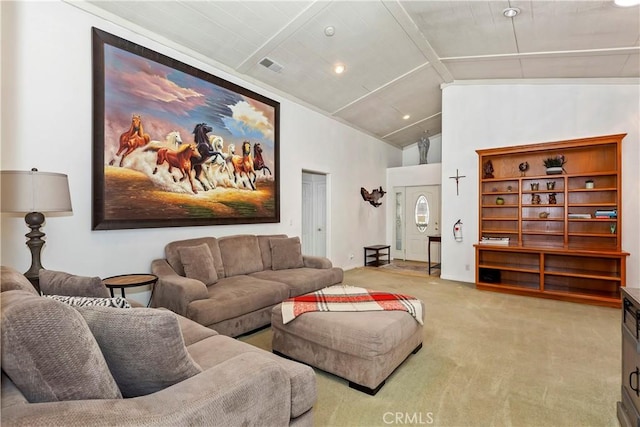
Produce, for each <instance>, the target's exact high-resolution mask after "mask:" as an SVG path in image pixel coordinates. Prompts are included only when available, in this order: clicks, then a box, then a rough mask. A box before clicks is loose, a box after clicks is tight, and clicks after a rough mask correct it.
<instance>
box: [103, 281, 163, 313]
mask: <svg viewBox="0 0 640 427" xmlns="http://www.w3.org/2000/svg"><path fill="white" fill-rule="evenodd" d="M157 281H158V276H156V275H155V274H121V275H119V276H111V277H107V278H106V279H103V280H102V283H104V284H105V286H106V287H107V288H109V292H111V298H113V297H114V295H113V290H114V289H120V294H121V295H122V298H125V296H124V289H125V288H133V287H136V286H145V285H151V297H149V304H151V298H153V290H154V289H155V284H156V282H157ZM149 304H147V307H148V306H149Z"/></svg>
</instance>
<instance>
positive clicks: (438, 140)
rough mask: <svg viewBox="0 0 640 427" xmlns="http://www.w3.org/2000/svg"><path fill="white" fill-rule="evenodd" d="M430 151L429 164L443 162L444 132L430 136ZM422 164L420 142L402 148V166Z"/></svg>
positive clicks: (428, 153) (428, 155)
mask: <svg viewBox="0 0 640 427" xmlns="http://www.w3.org/2000/svg"><path fill="white" fill-rule="evenodd" d="M429 142H430V144H429V151H428V152H427V164H432V163H442V134H441V133H439V134H437V135H433V136H430V137H429ZM417 164H420V151H419V150H418V142H417V141H416V142H415V143H413V144H411V145H408V146H406V147H404V148H403V149H402V166H413V165H417Z"/></svg>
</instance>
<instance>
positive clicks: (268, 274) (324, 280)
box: [251, 267, 344, 297]
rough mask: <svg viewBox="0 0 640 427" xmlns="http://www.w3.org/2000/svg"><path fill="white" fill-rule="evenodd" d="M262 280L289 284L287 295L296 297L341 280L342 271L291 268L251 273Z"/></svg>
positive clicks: (336, 269)
mask: <svg viewBox="0 0 640 427" xmlns="http://www.w3.org/2000/svg"><path fill="white" fill-rule="evenodd" d="M251 277H258V278H260V279H263V280H272V281H274V282H282V283H285V284H287V285H288V286H289V296H290V297H297V296H299V295H304V294H308V293H309V292H313V291H317V290H319V289H322V288H326V287H327V286H331V285H336V284H338V283H341V282H342V279H343V277H344V272H343V271H342V269H341V268H337V267H333V268H322V269H319V268H307V267H304V268H291V269H287V270H277V271H273V270H264V271H258V272H257V273H253V274H251Z"/></svg>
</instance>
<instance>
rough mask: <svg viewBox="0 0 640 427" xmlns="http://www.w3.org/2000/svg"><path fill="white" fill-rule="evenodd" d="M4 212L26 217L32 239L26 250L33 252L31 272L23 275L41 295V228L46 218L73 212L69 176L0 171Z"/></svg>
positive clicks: (34, 169) (28, 234) (28, 271)
mask: <svg viewBox="0 0 640 427" xmlns="http://www.w3.org/2000/svg"><path fill="white" fill-rule="evenodd" d="M0 187H1V188H2V193H1V195H0V196H1V199H2V206H0V208H1V210H2V212H12V213H25V214H26V215H25V216H24V221H25V222H26V223H27V226H28V227H29V228H30V229H31V231H30V232H28V233H27V234H25V236H26V237H28V238H29V240H27V246H29V249H30V250H31V268H29V270H27V272H26V273H24V275H25V276H26V277H27V279H29V281H30V282H31V283H32V284H33V285H34V286H35V287H36V289H37V290H38V291H39V290H40V286H39V285H38V274H39V272H40V269H42V268H43V267H42V264H41V263H40V252H41V251H42V246H43V245H44V242H45V241H44V240H43V239H42V238H43V237H44V235H45V234H44V233H43V232H41V231H40V227H41V226H42V224H43V223H44V214H43V213H50V212H66V213H70V212H72V210H71V197H70V196H69V181H68V179H67V175H64V174H61V173H52V172H39V171H38V170H37V169H36V168H33V169H31V170H30V171H0Z"/></svg>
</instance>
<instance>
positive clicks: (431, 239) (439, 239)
mask: <svg viewBox="0 0 640 427" xmlns="http://www.w3.org/2000/svg"><path fill="white" fill-rule="evenodd" d="M432 242H435V243H442V237H441V236H440V235H438V236H429V242H428V243H427V246H428V247H427V254H428V257H429V274H431V269H432V268H433V269H436V268H438V269H439V268H441V266H440V263H438V264H436V265H434V266H433V267H432V266H431V243H432ZM441 256H442V255H441Z"/></svg>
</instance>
